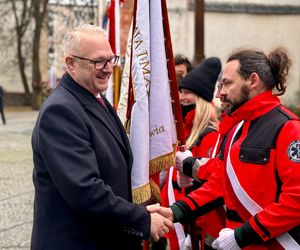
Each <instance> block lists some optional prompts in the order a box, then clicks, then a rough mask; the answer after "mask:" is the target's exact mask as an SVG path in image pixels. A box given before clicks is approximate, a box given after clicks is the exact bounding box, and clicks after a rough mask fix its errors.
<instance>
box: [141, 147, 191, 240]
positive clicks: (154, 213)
mask: <svg viewBox="0 0 300 250" xmlns="http://www.w3.org/2000/svg"><path fill="white" fill-rule="evenodd" d="M190 156H192V153H191V151H189V150H187V151H185V152H177V153H176V169H177V170H178V174H177V181H178V184H179V185H180V187H182V188H185V187H187V186H191V185H192V182H193V179H192V178H189V177H187V176H185V175H184V174H183V173H182V161H183V160H184V159H185V158H187V157H190ZM147 210H148V212H149V213H150V215H151V228H150V235H151V238H152V239H153V240H154V241H158V240H159V239H160V238H161V237H163V236H164V235H165V234H166V233H168V232H169V231H170V229H172V228H173V220H174V214H173V212H172V210H171V208H169V207H168V208H167V207H161V206H160V204H158V203H157V204H154V205H149V206H147Z"/></svg>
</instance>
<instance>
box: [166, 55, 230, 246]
mask: <svg viewBox="0 0 300 250" xmlns="http://www.w3.org/2000/svg"><path fill="white" fill-rule="evenodd" d="M220 71H221V62H220V59H219V58H216V57H211V58H207V59H205V60H204V61H203V62H202V63H201V64H200V65H199V66H198V67H196V68H195V69H193V70H192V71H191V72H189V73H188V74H187V75H186V76H185V77H184V78H183V79H181V81H180V83H179V87H178V88H179V93H180V94H179V96H180V101H181V107H182V111H183V112H182V113H183V120H184V133H185V137H186V147H187V148H188V149H189V150H191V151H192V152H193V155H196V156H199V157H214V155H215V152H216V150H214V149H215V148H216V145H217V142H218V139H219V133H218V124H219V121H218V119H217V113H216V108H215V106H214V105H213V103H212V100H213V94H214V90H215V84H216V81H217V77H218V75H219V73H220ZM188 152H189V151H188ZM178 153H180V152H178ZM190 155H191V154H190ZM202 183H203V182H200V183H198V184H195V185H196V186H197V187H199V185H202ZM172 185H173V189H174V196H175V200H176V199H179V198H181V197H183V196H184V190H183V189H184V188H188V187H190V186H192V185H193V179H191V178H189V177H186V176H185V175H183V174H182V173H177V174H176V171H174V174H173V182H172ZM169 188H170V183H167V184H166V185H165V187H164V188H163V190H162V194H161V196H162V205H163V206H169V205H170V204H171V203H170V200H169V199H168V198H167V195H168V191H170V190H169ZM215 213H216V212H215V211H214V212H212V213H210V214H209V215H207V216H206V217H207V219H206V220H205V218H199V219H198V220H197V226H198V227H199V228H201V231H199V232H200V238H203V239H202V243H203V246H204V236H205V235H209V238H211V237H217V235H218V232H219V231H220V229H221V228H222V226H223V224H222V222H223V220H222V219H220V216H221V214H222V211H220V212H218V214H215ZM223 213H224V209H223ZM223 218H224V221H225V214H224V215H223ZM208 220H209V221H212V220H213V221H214V222H213V223H207V221H208ZM211 225H213V227H211ZM204 229H207V230H204ZM172 233H173V232H172ZM172 233H170V234H172ZM169 236H170V235H169ZM173 238H174V237H172V236H170V237H169V240H170V245H171V249H176V247H174V246H176V245H177V240H176V239H175V240H173ZM206 238H208V236H207V237H206Z"/></svg>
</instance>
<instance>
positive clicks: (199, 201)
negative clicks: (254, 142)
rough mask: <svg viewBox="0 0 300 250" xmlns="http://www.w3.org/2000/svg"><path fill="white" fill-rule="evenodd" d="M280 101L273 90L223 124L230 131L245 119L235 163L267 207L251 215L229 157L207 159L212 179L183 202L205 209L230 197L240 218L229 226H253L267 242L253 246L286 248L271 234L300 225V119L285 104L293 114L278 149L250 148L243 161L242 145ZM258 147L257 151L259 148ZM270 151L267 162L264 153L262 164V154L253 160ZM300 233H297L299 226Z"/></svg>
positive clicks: (228, 203) (244, 182)
mask: <svg viewBox="0 0 300 250" xmlns="http://www.w3.org/2000/svg"><path fill="white" fill-rule="evenodd" d="M279 105H280V101H279V99H278V98H277V97H275V96H273V95H272V93H271V91H267V92H264V93H263V94H260V95H258V96H256V97H254V98H253V99H251V100H250V101H248V102H247V103H246V104H244V105H243V106H242V107H240V108H239V109H238V110H237V111H235V112H234V113H233V114H232V115H231V116H228V117H225V118H224V119H223V120H222V121H221V124H220V132H221V133H222V134H223V135H226V134H228V132H229V131H231V130H232V128H233V127H234V125H236V124H237V123H238V122H239V121H241V120H244V121H245V122H244V124H243V127H242V129H241V131H240V132H241V133H239V135H238V136H237V138H236V139H235V141H234V143H233V144H232V148H231V151H230V156H231V162H232V165H233V168H234V170H235V173H236V175H237V178H238V180H239V182H240V184H241V186H242V187H243V189H244V190H245V191H246V192H247V194H248V195H249V196H250V197H251V198H252V199H253V200H254V201H255V202H256V203H257V204H259V205H260V206H261V207H262V208H263V210H262V211H261V212H259V213H258V214H257V215H255V216H251V215H250V214H249V213H248V212H247V211H246V209H245V208H244V207H243V205H242V204H241V203H240V202H239V201H238V199H237V197H236V195H235V194H234V192H233V190H232V188H231V184H230V182H229V179H228V176H227V174H226V172H225V164H224V161H222V160H220V159H211V160H209V161H208V163H206V164H207V165H209V166H210V168H212V169H214V172H215V174H213V175H212V176H211V177H210V179H209V181H208V182H207V183H205V184H204V185H203V186H202V187H201V188H200V189H198V190H196V191H194V192H193V193H191V194H189V197H186V198H182V199H181V201H179V203H180V202H181V203H184V204H186V205H188V207H189V209H191V210H192V211H193V212H197V213H202V212H205V211H204V209H203V208H204V207H205V208H206V210H207V207H209V206H210V204H213V203H214V202H215V200H217V199H220V197H222V196H224V200H225V204H226V207H227V209H229V210H230V211H232V212H233V214H236V217H237V218H239V219H240V221H239V219H233V220H232V219H230V220H228V221H227V225H226V226H227V227H232V228H236V227H240V226H241V227H246V224H247V226H248V227H249V225H250V231H252V233H255V234H256V236H258V237H259V238H260V240H261V241H262V242H265V243H264V244H261V245H259V246H254V245H249V246H248V247H247V248H246V249H282V248H281V247H280V246H278V244H277V243H274V245H273V243H272V242H274V241H271V240H270V239H273V238H275V237H277V236H279V235H281V234H282V233H285V232H288V231H290V230H291V229H293V228H295V227H297V226H299V224H300V122H299V120H298V119H297V117H296V116H295V115H293V114H292V113H291V112H290V111H288V110H286V109H285V108H282V109H283V111H284V112H285V113H287V114H288V115H289V116H290V119H289V120H288V121H286V122H285V123H284V125H283V126H282V127H281V129H280V131H279V133H278V135H277V137H276V140H275V143H274V148H270V149H269V150H267V153H266V152H262V151H263V150H262V148H254V149H253V148H250V149H247V150H248V151H247V150H246V151H245V152H246V155H248V156H247V157H248V158H249V159H248V161H247V160H246V161H244V160H241V155H242V154H241V146H242V144H243V142H244V141H245V140H246V138H247V135H248V134H249V133H250V132H251V131H253V129H257V130H258V129H261V128H255V122H256V121H258V120H259V118H261V117H263V116H265V115H266V114H267V113H269V112H270V111H271V110H273V109H274V108H276V107H278V106H279ZM253 124H254V125H253ZM272 129H273V128H272V127H266V128H265V134H266V135H268V131H271V130H272ZM243 150H244V149H243ZM253 150H257V151H255V152H256V153H253ZM264 154H266V155H267V156H268V157H267V158H268V159H267V160H266V162H264V163H261V162H262V161H264V158H262V161H260V163H254V162H255V161H258V162H259V159H258V160H257V159H254V160H253V159H251V157H252V158H257V157H256V156H257V155H258V156H260V155H264ZM179 205H180V204H179ZM189 212H191V211H189ZM246 222H247V223H246ZM294 233H297V230H296V229H295V230H294ZM298 233H299V230H298ZM298 235H299V234H298ZM246 237H247V234H246V235H242V236H241V241H242V242H243V241H245V242H246V241H247V244H250V243H251V239H249V237H248V239H246ZM298 240H299V236H298ZM252 243H256V242H252ZM270 244H271V245H272V246H270Z"/></svg>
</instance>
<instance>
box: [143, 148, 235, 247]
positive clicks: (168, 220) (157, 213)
mask: <svg viewBox="0 0 300 250" xmlns="http://www.w3.org/2000/svg"><path fill="white" fill-rule="evenodd" d="M192 156H193V155H192V153H191V151H189V150H186V151H184V152H180V151H178V152H177V153H176V170H177V183H178V185H179V186H180V187H181V188H187V187H190V186H192V185H193V179H192V178H190V177H188V176H186V175H185V174H184V173H185V171H188V172H191V170H192V167H193V165H194V164H195V161H196V160H195V158H193V157H192ZM183 165H184V166H183ZM147 211H148V212H149V213H150V215H151V229H150V234H151V237H152V238H153V240H154V241H158V240H159V239H160V238H161V237H163V236H164V234H166V233H168V232H169V230H170V229H172V228H173V221H174V218H175V215H174V213H173V211H172V209H171V208H170V207H162V206H160V204H158V203H157V204H154V205H149V206H147ZM212 248H214V249H218V250H240V249H241V248H240V247H239V246H238V244H237V242H236V239H235V235H234V230H233V229H231V228H224V229H222V230H221V231H220V232H219V237H218V238H217V239H216V240H215V241H214V242H213V243H212Z"/></svg>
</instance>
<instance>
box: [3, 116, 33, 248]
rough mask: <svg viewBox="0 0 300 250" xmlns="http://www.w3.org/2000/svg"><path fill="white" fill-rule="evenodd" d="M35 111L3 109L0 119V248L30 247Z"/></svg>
mask: <svg viewBox="0 0 300 250" xmlns="http://www.w3.org/2000/svg"><path fill="white" fill-rule="evenodd" d="M37 114H38V113H37V112H36V111H29V110H22V111H21V110H20V111H18V110H15V111H8V112H6V114H5V115H6V119H7V125H5V126H3V125H2V123H1V121H0V249H1V250H2V249H3V250H4V249H9V250H19V249H22V250H24V249H26V250H27V249H30V237H31V229H32V212H33V193H34V189H33V184H32V168H33V163H32V150H31V141H30V140H31V133H32V129H33V126H34V123H35V120H36V117H37Z"/></svg>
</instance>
